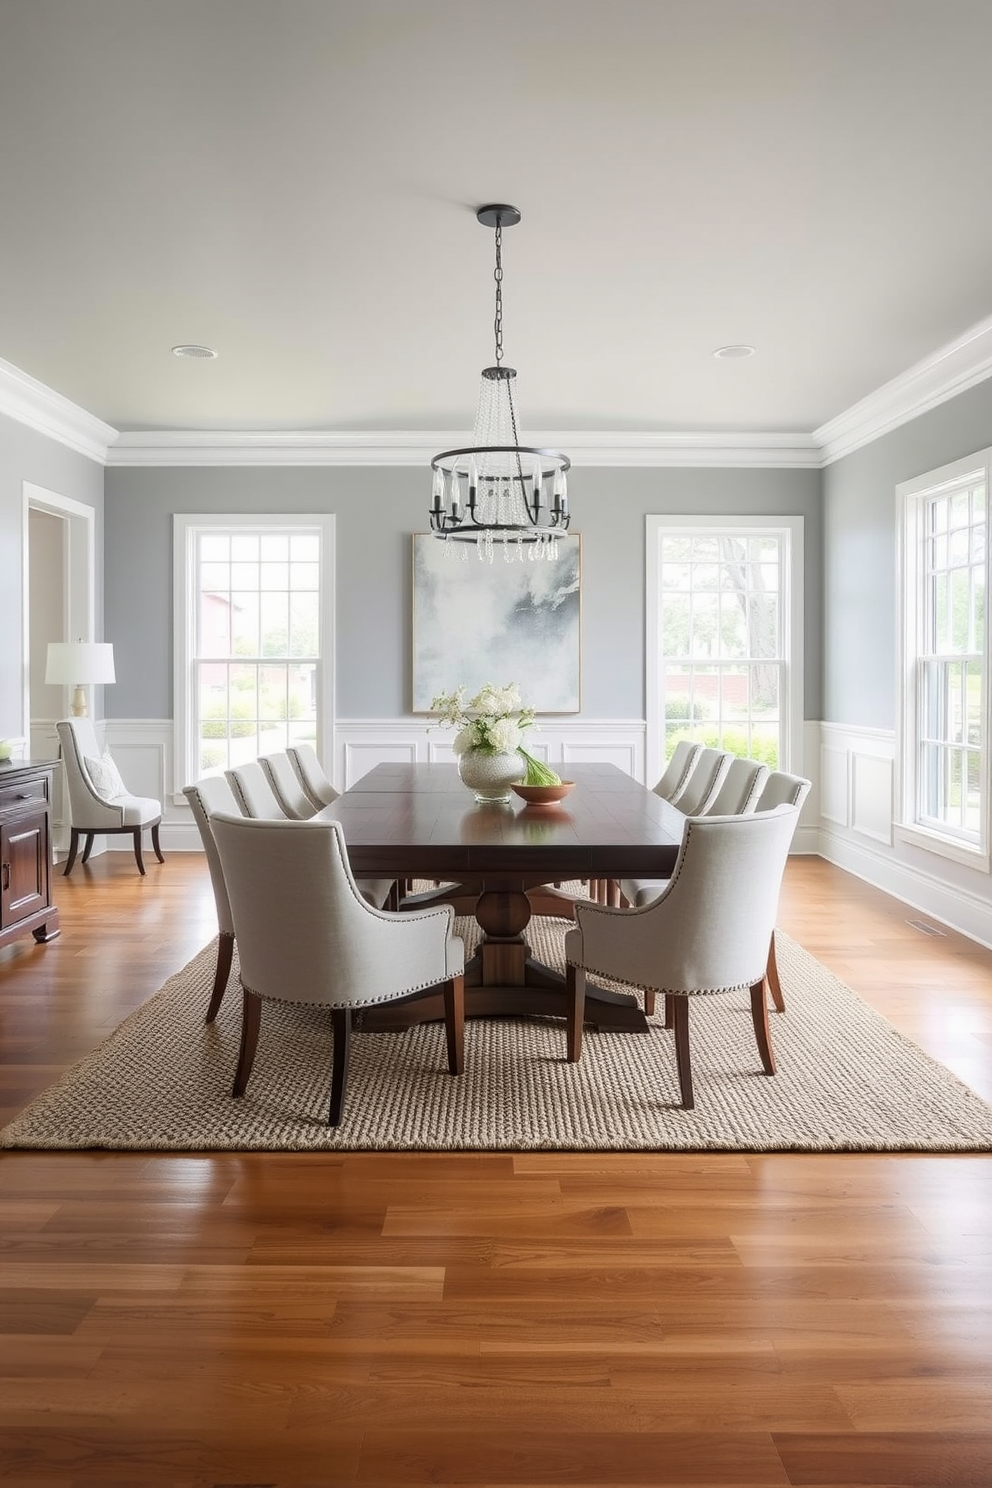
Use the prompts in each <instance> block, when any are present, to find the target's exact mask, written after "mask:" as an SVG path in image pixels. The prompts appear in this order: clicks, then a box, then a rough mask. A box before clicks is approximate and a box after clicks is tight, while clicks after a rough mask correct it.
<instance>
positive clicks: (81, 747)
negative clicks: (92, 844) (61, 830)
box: [55, 717, 124, 832]
mask: <svg viewBox="0 0 992 1488" xmlns="http://www.w3.org/2000/svg"><path fill="white" fill-rule="evenodd" d="M55 727H56V730H57V731H58V736H59V743H60V744H61V746H62V764H63V766H64V769H65V783H66V790H67V791H68V794H69V816H70V820H71V823H72V825H73V826H74V827H75V828H76V829H77V830H78V831H83V832H85V831H87V830H90V831H94V832H98V831H99V830H100V829H101V827H108V828H109V827H120V826H121V824H122V823H123V821H124V812H123V810H122V808H121V807H120V805H116V806H114V805H111V803H110V802H109V801H105V800H104V799H103V797H102V796H99V795H97V793H96V791H95V790H94V789H93V782H92V781H91V780H90V777H89V775H88V773H87V771H86V766H85V764H84V763H83V762H84V760H88V759H97V760H98V759H99V758H100V745H99V743H98V742H97V737H96V730H95V729H94V727H93V720H92V719H91V718H85V717H84V718H63V719H61V720H60V721H59V722H58V723H57V724H56V725H55Z"/></svg>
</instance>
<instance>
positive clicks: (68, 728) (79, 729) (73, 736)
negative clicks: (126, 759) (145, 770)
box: [55, 717, 165, 875]
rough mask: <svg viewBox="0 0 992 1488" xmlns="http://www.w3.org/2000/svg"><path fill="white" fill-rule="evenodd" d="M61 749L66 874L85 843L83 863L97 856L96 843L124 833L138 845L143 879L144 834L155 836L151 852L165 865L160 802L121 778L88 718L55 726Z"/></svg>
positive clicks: (136, 848) (67, 719) (61, 722)
mask: <svg viewBox="0 0 992 1488" xmlns="http://www.w3.org/2000/svg"><path fill="white" fill-rule="evenodd" d="M55 727H56V729H57V730H58V735H59V742H60V744H61V746H62V763H63V765H64V766H65V783H66V791H67V793H68V797H69V856H68V858H67V859H66V864H65V873H66V875H68V874H70V873H71V872H72V866H73V864H74V863H75V861H76V852H77V850H78V848H79V839H80V837H82V838H84V839H85V840H84V843H83V856H82V861H83V862H84V863H85V862H87V860H88V859H89V855H90V853H91V852H92V851H93V839H94V838H95V837H100V836H104V835H106V836H119V835H120V834H121V833H126V834H127V835H128V836H129V837H131V838H132V840H133V842H134V860H135V862H136V863H137V865H138V872H139V873H140V874H142V875H143V874H144V872H145V864H144V860H143V859H142V856H141V834H142V832H143V831H144V830H145V829H146V828H147V829H148V830H149V831H150V832H151V838H152V847H153V849H154V851H155V856H156V857H157V858H158V860H159V862H160V863H164V862H165V859H164V858H163V856H162V849H161V847H160V846H159V840H158V829H159V823H160V822H161V820H162V803H161V801H156V800H154V799H153V798H152V797H151V796H132V795H131V794H130V792H129V791H128V789H127V786H126V785H125V784H124V782H123V780H122V779H121V778H120V774H119V772H118V770H117V767H116V765H115V764H114V763H113V760H112V759H111V758H110V756H109V754H108V753H106V752H101V750H100V746H99V744H98V743H97V738H96V732H95V730H94V728H93V721H92V719H90V718H86V717H82V718H63V719H62V720H61V721H60V722H59V723H57V724H56V725H55Z"/></svg>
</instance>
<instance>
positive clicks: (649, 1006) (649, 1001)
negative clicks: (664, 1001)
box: [644, 992, 655, 1018]
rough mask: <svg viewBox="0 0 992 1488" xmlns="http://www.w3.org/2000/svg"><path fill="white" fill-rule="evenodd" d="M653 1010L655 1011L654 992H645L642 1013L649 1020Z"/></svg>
mask: <svg viewBox="0 0 992 1488" xmlns="http://www.w3.org/2000/svg"><path fill="white" fill-rule="evenodd" d="M654 1010H655V994H654V992H645V994H644V1011H645V1013H646V1014H647V1016H648V1017H649V1018H650V1016H651V1014H652V1013H653V1012H654Z"/></svg>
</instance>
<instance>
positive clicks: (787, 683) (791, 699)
mask: <svg viewBox="0 0 992 1488" xmlns="http://www.w3.org/2000/svg"><path fill="white" fill-rule="evenodd" d="M645 523H646V539H645V558H646V570H645V606H644V619H645V632H644V657H645V667H646V677H645V683H646V685H645V705H646V708H647V729H646V738H645V769H646V772H647V773H646V779H647V783H648V784H649V785H650V784H652V783H653V782H654V781H655V780H659V779H660V778H661V775H662V772H663V770H664V768H665V696H664V683H663V680H662V678H663V666H664V656H663V654H662V647H661V614H662V609H661V602H662V592H661V560H660V552H661V536H662V534H664V535H665V536H666V537H670V536H682V537H691V536H692V535H693V534H695V533H701V532H705V533H707V534H708V535H710V534H712V535H715V536H717V537H719V536H721V535H723V536H728V537H730V536H739V535H744V536H747V537H778V538H784V541H783V543H782V587H781V602H782V624H783V635H782V640H783V645H784V649H785V654H784V658H783V659H784V667H783V693H782V701H781V708H782V749H781V755H780V758H779V769H780V770H789V771H791V772H792V773H793V774H796V775H802V774H804V773H805V772H804V770H803V660H804V653H803V644H804V642H803V535H804V522H803V518H802V517H801V516H774V517H772V516H770V517H756V516H742V517H730V516H724V517H714V516H706V517H703V516H689V515H681V516H649V517H646V518H645Z"/></svg>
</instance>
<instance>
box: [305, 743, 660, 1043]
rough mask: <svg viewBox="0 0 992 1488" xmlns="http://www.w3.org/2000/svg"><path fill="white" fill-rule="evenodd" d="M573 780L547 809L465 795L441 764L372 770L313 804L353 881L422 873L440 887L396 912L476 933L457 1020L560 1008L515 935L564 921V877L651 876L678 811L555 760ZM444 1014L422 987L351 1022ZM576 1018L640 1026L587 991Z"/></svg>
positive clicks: (400, 1023)
mask: <svg viewBox="0 0 992 1488" xmlns="http://www.w3.org/2000/svg"><path fill="white" fill-rule="evenodd" d="M568 775H569V778H570V779H572V780H574V782H575V784H574V789H573V790H572V791H571V793H570V794H569V795H568V796H567V797H566V798H565V800H564V801H562V802H561V803H560V804H558V805H556V806H548V807H534V806H528V805H525V804H524V802H523V801H521V800H518V798H517V797H516V796H514V798H513V804H512V805H505V806H503V805H480V804H477V803H476V801H475V799H474V797H473V795H472V793H471V791H469V790H468V789H467V788H466V787H465V786H464V785H463V784H462V782H461V780H460V779H459V776H458V771H457V768H456V766H455V765H451V764H406V763H385V764H380V765H376V766H375V767H374V768H373V769H372V770H370V771H369V773H368V774H367V775H364V776H363V777H362V779H361V780H359V781H358V782H357V783H356V784H355V785H353V786H351V787H350V788H349V789H348V790H346V791H345V792H344V793H343V794H342V795H340V796H339V797H338V798H337V800H336V801H334V802H333V803H332V805H330V806H328V807H326V808H325V810H324V811H323V812H322V813H321V815H322V816H324V817H328V818H333V819H334V820H336V821H339V822H340V823H341V825H342V826H343V828H344V834H345V840H346V842H347V844H348V855H349V859H350V862H351V866H352V870H353V872H354V873H355V875H356V877H359V878H396V879H400V880H403V879H407V880H409V879H414V878H417V879H427V880H431V881H434V882H436V883H438V884H440V885H441V886H440V887H439V888H437V889H435V890H433V891H430V892H427V893H421V894H417V895H412V896H408V897H407V898H405V899H404V900H403V907H405V908H413V907H417V906H421V905H427V904H430V903H433V902H445V903H450V904H453V905H454V907H455V911H456V913H459V914H470V915H474V916H475V918H476V919H477V920H478V923H479V925H480V927H481V929H482V940H481V943H480V945H479V948H478V951H477V952H476V954H475V955H474V956H473V957H472V958H471V959H470V960H469V962H468V963H467V964H466V976H465V984H466V997H465V1011H466V1015H467V1016H468V1017H483V1016H490V1017H492V1016H522V1015H526V1014H531V1015H533V1014H541V1015H545V1016H547V1015H551V1016H555V1017H564V1016H565V983H564V978H563V977H562V976H561V974H560V973H559V972H558V971H556V970H553V969H552V968H550V967H548V966H545V965H543V964H542V963H541V962H539V961H537V960H536V959H535V958H534V957H533V956H532V955H531V954H530V949H529V946H528V944H527V939H526V934H525V932H526V929H527V925H528V923H529V921H530V919H531V916H532V914H534V913H535V912H537V913H543V914H556V915H560V916H563V917H564V918H572V917H573V911H572V905H573V902H574V901H573V899H572V898H571V896H569V895H568V894H565V893H561V892H558V891H556V890H555V889H554V888H553V887H552V886H553V885H555V884H559V883H566V882H568V881H570V880H575V879H599V880H603V879H619V878H664V877H666V876H667V875H668V874H670V873H671V870H672V868H673V867H674V864H675V859H676V856H677V854H678V848H679V844H680V842H681V840H682V828H683V822H684V817H683V816H682V813H681V812H679V811H677V810H676V808H675V807H674V806H672V805H670V803H669V802H668V801H663V800H662V799H661V798H660V797H659V796H656V795H655V794H654V792H653V791H649V790H646V789H645V787H644V786H643V785H640V784H639V783H638V782H637V781H636V780H633V779H632V778H631V777H630V776H629V775H626V774H625V773H624V772H623V771H622V770H620V769H618V767H617V766H616V765H610V764H575V765H571V766H569V770H568ZM443 1016H444V1011H443V1006H442V1001H441V997H440V995H439V994H438V993H436V992H433V991H428V992H426V993H415V994H413V995H412V996H411V997H410V998H407V999H404V1000H403V1001H400V1002H391V1003H385V1004H381V1005H377V1006H375V1007H372V1008H369V1009H367V1010H366V1012H365V1015H364V1020H363V1025H364V1026H365V1027H366V1028H369V1029H371V1028H375V1029H376V1030H379V1031H394V1030H400V1029H403V1028H408V1027H410V1026H412V1025H413V1024H415V1023H421V1022H426V1021H429V1020H432V1019H435V1018H442V1017H443ZM586 1021H587V1022H589V1023H591V1024H592V1025H593V1026H594V1027H597V1028H600V1029H608V1030H612V1031H627V1032H641V1031H644V1030H645V1029H646V1027H647V1023H646V1020H645V1018H644V1014H643V1012H642V1010H641V1008H640V1005H639V1003H638V1001H637V999H636V998H635V997H634V996H632V995H629V994H625V993H619V992H613V991H609V990H607V989H606V988H595V987H592V986H590V987H589V989H588V990H587V995H586Z"/></svg>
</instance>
